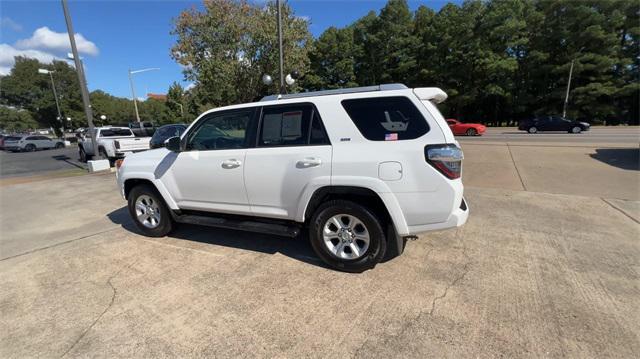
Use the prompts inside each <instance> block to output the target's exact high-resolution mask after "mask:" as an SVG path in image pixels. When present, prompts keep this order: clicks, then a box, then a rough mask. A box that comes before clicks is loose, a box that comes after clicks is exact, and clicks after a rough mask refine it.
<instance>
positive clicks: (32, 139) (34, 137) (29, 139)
mask: <svg viewBox="0 0 640 359" xmlns="http://www.w3.org/2000/svg"><path fill="white" fill-rule="evenodd" d="M37 139H38V138H37V137H36V136H29V137H27V138H25V140H26V141H35V140H37Z"/></svg>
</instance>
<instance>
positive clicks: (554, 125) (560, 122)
mask: <svg viewBox="0 0 640 359" xmlns="http://www.w3.org/2000/svg"><path fill="white" fill-rule="evenodd" d="M590 127H591V125H590V124H589V123H587V122H580V121H573V120H570V119H568V118H563V117H562V116H546V115H545V116H536V117H533V118H531V119H528V120H524V121H521V122H520V124H519V125H518V129H519V130H521V131H527V132H529V133H538V132H541V131H562V132H569V133H580V132H582V131H589V129H590Z"/></svg>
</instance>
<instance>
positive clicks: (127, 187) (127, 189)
mask: <svg viewBox="0 0 640 359" xmlns="http://www.w3.org/2000/svg"><path fill="white" fill-rule="evenodd" d="M141 184H148V185H150V186H152V187H153V188H155V189H156V191H158V193H160V196H162V199H163V200H164V202H165V203H166V205H167V207H169V208H170V209H172V210H177V209H178V205H177V204H176V202H175V201H174V200H173V198H172V197H171V196H170V195H169V192H168V191H167V189H166V188H165V187H164V185H162V183H159V182H157V181H154V180H153V179H150V178H145V177H144V176H139V177H138V176H135V177H130V178H126V179H124V180H123V181H122V194H123V195H124V198H125V199H127V200H128V199H129V193H131V190H132V189H133V188H134V187H135V186H138V185H141Z"/></svg>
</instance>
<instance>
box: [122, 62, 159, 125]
mask: <svg viewBox="0 0 640 359" xmlns="http://www.w3.org/2000/svg"><path fill="white" fill-rule="evenodd" d="M153 70H160V68H158V67H151V68H148V69H142V70H134V71H131V69H129V84H130V85H131V97H133V107H135V109H136V120H137V121H138V122H140V113H138V101H137V99H136V92H135V90H134V88H133V76H131V75H133V74H137V73H140V72H146V71H153Z"/></svg>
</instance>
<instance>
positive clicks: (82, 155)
mask: <svg viewBox="0 0 640 359" xmlns="http://www.w3.org/2000/svg"><path fill="white" fill-rule="evenodd" d="M78 156H79V157H80V162H87V161H89V159H90V158H89V156H88V155H87V153H86V152H85V151H84V148H82V147H80V149H79V150H78Z"/></svg>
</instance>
